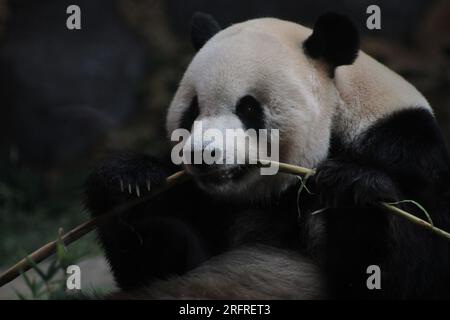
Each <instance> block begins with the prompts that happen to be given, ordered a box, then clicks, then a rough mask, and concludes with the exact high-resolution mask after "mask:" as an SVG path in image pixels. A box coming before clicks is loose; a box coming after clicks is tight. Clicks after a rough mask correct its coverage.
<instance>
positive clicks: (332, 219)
mask: <svg viewBox="0 0 450 320" xmlns="http://www.w3.org/2000/svg"><path fill="white" fill-rule="evenodd" d="M167 174H169V171H168V170H166V169H165V168H164V167H163V166H162V165H161V164H159V163H158V162H157V161H155V160H154V159H152V158H150V157H147V156H136V157H120V158H115V159H113V160H111V161H109V162H107V163H106V164H105V165H103V166H101V167H99V168H98V169H97V170H96V171H95V172H94V173H93V174H92V175H91V177H90V178H89V180H88V183H87V205H88V208H89V209H90V211H91V212H92V215H94V216H97V215H100V214H104V213H106V212H109V211H110V210H111V209H112V208H113V207H115V206H117V205H120V204H121V203H123V202H127V201H130V199H131V198H136V193H135V192H133V195H130V194H129V193H128V191H127V190H125V193H124V192H122V191H121V190H120V183H119V182H118V179H124V181H127V182H128V183H130V184H136V183H138V184H139V185H142V186H144V185H145V180H144V179H143V177H145V179H150V180H151V182H152V185H157V184H160V183H162V177H163V176H165V175H167ZM308 185H309V188H310V189H311V190H313V192H314V193H313V194H312V195H311V194H308V193H307V192H303V193H302V194H301V197H300V202H299V205H300V213H301V214H300V215H299V211H298V208H297V205H296V199H297V190H298V185H297V186H293V187H292V188H290V189H289V190H288V191H286V192H285V193H284V194H283V195H281V196H280V198H277V199H271V200H268V201H266V203H265V204H260V205H257V204H249V203H234V202H230V201H227V200H225V199H213V198H211V197H210V196H207V195H206V194H205V193H203V192H202V191H201V190H200V189H198V187H197V186H196V185H195V184H194V183H193V182H186V183H185V184H182V185H180V186H177V187H175V188H173V189H171V190H169V191H168V192H167V193H163V194H160V195H159V196H157V197H156V198H154V199H152V200H151V201H150V202H146V203H143V204H141V205H138V206H136V207H134V208H133V209H128V210H127V212H124V213H123V214H122V215H119V216H117V217H115V218H113V219H110V220H108V221H107V222H105V223H104V224H102V225H100V226H99V227H98V233H99V238H100V241H101V243H102V245H103V247H104V249H105V253H106V256H107V258H108V260H109V262H110V263H111V268H112V271H113V273H114V276H115V278H116V280H117V282H118V284H119V286H120V287H121V288H122V289H125V290H127V292H129V294H128V296H127V295H126V294H125V295H122V294H120V295H119V296H115V297H128V298H132V297H143V296H141V295H142V291H138V292H139V296H135V295H134V294H133V293H132V292H133V291H130V290H141V289H142V286H143V285H145V286H149V285H150V284H152V283H156V284H157V286H156V288H158V290H160V291H161V290H162V291H164V292H166V293H167V292H168V291H170V292H171V293H170V294H171V295H172V297H177V296H183V294H185V293H187V294H189V295H191V297H192V298H195V297H203V298H205V296H204V295H205V292H209V291H210V290H212V291H211V292H216V291H214V290H213V289H212V288H210V287H208V284H207V283H205V284H201V286H200V285H199V283H198V280H193V282H192V286H190V285H189V283H190V282H189V281H187V280H186V281H187V282H186V281H184V280H182V278H181V279H180V280H172V281H171V282H167V287H165V285H164V283H161V282H155V281H160V280H162V279H168V278H169V277H170V276H172V275H184V274H186V273H187V272H188V271H190V270H193V269H194V268H196V267H198V266H200V265H203V263H204V262H205V261H207V260H208V261H209V259H210V258H211V257H213V256H216V255H219V254H222V253H226V252H229V251H233V250H235V249H238V248H241V247H242V246H248V245H251V246H253V245H268V246H270V247H271V248H282V249H289V250H292V251H294V252H298V253H299V254H300V255H307V256H309V257H311V258H314V259H315V261H316V263H317V264H318V265H320V266H321V267H322V270H323V271H324V275H325V276H324V277H325V279H326V282H327V283H328V284H329V287H328V294H330V296H331V297H336V298H443V297H450V273H449V272H448V269H449V267H450V254H449V252H450V244H449V243H448V241H446V240H443V239H441V238H439V237H437V236H436V235H435V234H432V233H430V232H429V231H427V230H424V229H422V228H420V227H418V226H416V225H414V224H412V223H411V222H409V221H407V220H405V219H403V218H401V217H398V216H395V215H392V214H391V213H388V212H386V211H384V210H383V209H381V208H380V207H379V206H378V202H379V201H393V200H399V199H413V200H415V201H417V202H419V203H420V204H422V205H423V206H424V207H425V208H426V209H427V210H428V212H429V213H430V214H431V216H432V219H433V221H434V223H435V225H436V226H438V227H440V228H443V229H445V230H450V213H449V208H450V200H449V194H450V193H449V191H450V189H449V187H450V159H449V156H448V153H447V150H446V148H445V145H444V142H443V139H442V135H441V133H440V131H439V129H438V127H437V125H436V122H435V120H434V118H433V116H432V115H431V114H430V112H428V111H426V110H423V109H409V110H405V111H401V112H397V113H395V114H392V115H391V116H389V117H388V118H385V119H382V120H380V121H379V122H378V123H376V124H375V125H373V126H372V127H371V128H370V129H368V130H367V132H366V133H365V134H363V135H362V136H361V137H360V138H358V139H356V140H355V141H354V142H353V143H351V144H345V143H343V142H342V140H341V139H340V138H339V136H337V135H334V136H333V143H332V148H331V150H330V155H329V158H328V159H327V160H326V161H324V162H323V163H322V165H321V166H320V167H319V168H318V173H317V175H316V178H315V179H310V180H309V182H308ZM401 207H402V208H404V209H406V210H408V211H409V212H411V213H413V214H416V215H417V216H419V217H421V218H423V219H426V217H425V216H424V214H423V213H422V212H421V211H420V210H419V209H418V208H416V207H415V206H413V205H410V204H404V205H401ZM322 208H328V209H327V210H325V211H323V212H321V213H316V214H314V215H312V214H311V213H312V212H313V211H316V210H318V209H322ZM298 219H299V220H298ZM286 258H287V259H289V261H291V262H293V261H296V259H299V256H295V257H294V258H292V259H291V258H288V256H286ZM283 259H284V258H283ZM269 260H270V259H269ZM215 261H217V260H215ZM224 261H226V260H224ZM224 263H228V262H224ZM230 263H231V262H230ZM233 263H235V262H233ZM236 263H239V262H238V261H236ZM242 263H244V262H243V261H242ZM246 263H248V262H246ZM372 264H375V265H378V266H380V267H381V272H382V278H381V286H382V289H381V290H368V289H367V287H366V280H367V277H368V274H367V273H366V269H367V267H368V266H369V265H372ZM299 265H300V264H299ZM273 266H274V267H275V264H274V265H273ZM217 267H219V266H218V265H217V263H216V264H213V265H212V266H211V268H213V269H211V270H214V274H215V275H216V276H217V275H218V274H219V273H220V272H219V273H218V269H217ZM233 268H235V267H233ZM201 270H203V269H201ZM205 270H209V269H205ZM224 270H225V269H224ZM267 270H270V268H268V269H267ZM235 271H236V273H233V274H234V276H236V277H238V276H237V275H238V274H239V270H235ZM202 272H204V271H202ZM224 272H225V273H226V271H224ZM246 272H248V271H246ZM261 272H262V269H258V270H255V275H256V274H259V276H261ZM265 272H268V271H265ZM273 272H275V273H276V272H277V270H273ZM225 273H224V274H223V277H224V278H222V280H218V281H225V282H224V283H226V285H227V286H228V285H232V281H234V280H231V273H230V274H229V275H228V274H225ZM194 274H195V273H194ZM316 275H317V274H316ZM234 276H233V277H234ZM272 276H273V274H272V273H270V274H268V278H267V279H269V278H270V277H272ZM205 277H206V278H205V279H208V280H207V281H212V282H208V283H210V285H211V286H214V280H211V278H208V276H207V275H205ZM227 277H229V278H227ZM194 278H196V276H194ZM236 279H237V278H236ZM205 281H206V280H205ZM230 281H231V282H230ZM235 281H237V280H235ZM271 281H276V279H275V278H272V280H271ZM279 281H286V279H285V278H281V277H280V278H279ZM293 281H294V279H293ZM302 281H303V280H302ZM302 281H300V282H299V283H307V281H306V282H302ZM176 283H179V284H180V288H179V289H177V288H176V286H177V285H176ZM169 284H170V287H169ZM174 286H175V287H174ZM252 286H255V287H254V288H252V290H251V291H250V293H249V291H247V289H248V288H247V289H245V292H246V293H245V294H246V296H245V298H249V297H251V296H253V297H259V296H260V295H261V294H267V292H266V291H264V292H261V291H260V290H263V289H262V287H259V286H258V284H257V282H254V284H253V285H252ZM147 288H149V287H147ZM151 288H155V287H154V286H153V287H150V289H149V290H150V291H148V295H147V297H155V294H157V293H156V292H152V291H151ZM286 288H287V287H286ZM199 290H200V291H199ZM205 290H206V291H205ZM264 290H266V289H264ZM240 292H241V293H242V294H244V291H240ZM251 292H253V295H252V293H251ZM249 294H250V296H247V295H249ZM283 294H288V293H287V292H284V293H282V292H278V293H276V294H275V293H274V297H275V296H277V297H280V296H283ZM290 294H292V291H290ZM312 296H316V297H318V296H323V295H320V294H317V292H315V293H314V294H313V295H312ZM227 297H228V298H229V297H233V298H239V292H236V291H234V293H233V295H232V296H226V295H225V296H223V295H222V296H221V298H227Z"/></svg>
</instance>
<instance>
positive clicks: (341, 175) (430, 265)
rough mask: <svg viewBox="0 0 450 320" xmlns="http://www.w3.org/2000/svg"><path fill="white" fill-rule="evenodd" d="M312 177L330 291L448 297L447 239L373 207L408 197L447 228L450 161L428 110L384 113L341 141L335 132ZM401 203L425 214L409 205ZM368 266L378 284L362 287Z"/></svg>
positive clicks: (347, 295)
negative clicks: (377, 273)
mask: <svg viewBox="0 0 450 320" xmlns="http://www.w3.org/2000/svg"><path fill="white" fill-rule="evenodd" d="M316 182H317V190H318V191H317V192H318V193H319V195H320V198H321V199H323V202H322V203H323V205H324V206H328V207H330V209H329V210H327V211H325V212H324V213H322V218H323V219H324V220H325V222H321V223H325V225H326V234H325V235H324V236H325V237H326V241H325V243H326V244H325V245H324V246H323V247H321V249H322V250H324V253H323V255H324V256H325V259H324V261H325V266H326V270H327V272H328V274H329V279H330V283H331V284H332V290H333V292H334V294H336V295H337V296H338V297H343V298H368V297H381V298H442V297H447V298H448V297H450V273H449V272H448V269H449V267H450V254H449V253H450V244H449V243H448V241H446V240H443V239H441V238H439V237H437V236H436V235H434V234H432V233H430V232H429V231H427V230H424V229H422V228H420V227H418V226H416V225H414V224H412V223H411V222H409V221H407V220H405V219H404V218H401V217H398V216H395V215H392V214H391V213H387V212H385V211H384V210H383V209H381V208H379V207H378V206H377V203H378V202H379V201H394V200H404V199H412V200H415V201H417V202H419V203H420V204H421V205H422V206H424V207H425V208H426V209H427V211H428V212H429V213H430V215H431V217H432V219H433V221H434V223H435V225H436V226H438V227H440V228H443V229H444V230H450V211H449V208H450V198H449V194H450V193H449V191H450V159H449V156H448V152H447V150H446V148H445V144H444V141H443V138H442V135H441V133H440V131H439V129H438V127H437V124H436V122H435V119H434V118H433V116H432V115H431V113H430V112H429V111H427V110H424V109H409V110H405V111H401V112H397V113H395V114H392V115H391V116H389V117H388V118H386V119H383V120H381V121H379V122H378V123H377V124H375V125H374V126H373V127H371V128H370V129H369V130H368V131H367V132H366V133H365V134H364V135H363V136H361V137H360V138H359V139H357V140H356V141H355V142H354V143H352V144H349V145H345V144H343V143H340V142H339V137H336V136H335V137H334V143H333V148H332V150H331V154H330V157H329V159H328V160H327V161H325V162H324V163H323V164H322V165H321V166H320V167H319V168H318V174H317V176H316ZM401 207H403V208H404V209H406V210H407V211H409V212H411V213H414V214H415V215H417V216H418V217H420V218H422V219H426V216H425V215H424V214H423V212H421V210H419V209H418V208H417V207H415V206H414V205H411V204H404V205H401ZM310 218H311V219H313V218H312V217H310ZM370 264H376V265H379V266H380V267H381V271H382V280H381V282H382V290H373V291H372V290H368V289H367V287H366V283H365V281H366V279H367V276H368V275H367V274H366V268H367V266H368V265H370Z"/></svg>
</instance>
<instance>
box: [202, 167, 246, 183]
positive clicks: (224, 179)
mask: <svg viewBox="0 0 450 320" xmlns="http://www.w3.org/2000/svg"><path fill="white" fill-rule="evenodd" d="M250 171H251V167H250V166H248V165H237V166H233V167H231V168H226V169H216V170H210V171H207V172H203V173H196V174H195V175H194V176H195V179H197V180H198V181H199V182H200V183H201V184H203V185H210V186H214V185H224V184H227V183H230V182H237V181H238V180H241V179H242V178H244V176H246V175H247V174H248V173H249V172H250Z"/></svg>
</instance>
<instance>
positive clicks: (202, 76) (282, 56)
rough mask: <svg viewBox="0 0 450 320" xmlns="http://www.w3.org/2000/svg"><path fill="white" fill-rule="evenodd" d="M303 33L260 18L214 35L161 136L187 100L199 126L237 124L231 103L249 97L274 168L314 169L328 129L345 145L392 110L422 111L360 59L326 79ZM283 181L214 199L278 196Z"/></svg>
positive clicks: (391, 79) (395, 79) (415, 95)
mask: <svg viewBox="0 0 450 320" xmlns="http://www.w3.org/2000/svg"><path fill="white" fill-rule="evenodd" d="M311 32H312V31H311V30H310V29H308V28H305V27H303V26H301V25H298V24H295V23H291V22H286V21H282V20H278V19H272V18H264V19H256V20H250V21H247V22H243V23H239V24H236V25H233V26H231V27H229V28H227V29H225V30H223V31H221V32H219V33H218V34H216V35H215V36H214V37H213V38H212V39H210V41H208V42H207V43H206V45H205V46H204V47H203V48H202V49H201V50H200V51H199V52H198V53H197V55H196V56H195V57H194V59H193V60H192V62H191V64H190V65H189V67H188V68H187V70H186V73H185V75H184V77H183V79H182V80H181V83H180V86H179V88H178V91H177V93H176V95H175V97H174V99H173V101H172V103H171V106H170V108H169V113H168V117H167V129H168V132H169V134H170V133H171V132H172V130H174V129H176V128H178V124H179V121H180V117H181V115H182V114H183V112H184V111H185V110H186V108H187V107H188V106H189V104H190V102H191V100H192V98H193V97H194V96H195V95H197V96H198V101H199V106H200V117H199V118H201V119H215V118H218V117H222V116H224V115H227V116H228V117H235V118H236V119H238V118H237V116H235V115H234V113H233V112H234V108H235V106H236V103H237V102H238V101H239V99H240V98H242V97H243V96H245V95H247V94H251V95H253V96H254V97H255V98H256V99H258V100H259V101H260V102H261V103H262V105H263V107H264V112H265V115H266V119H267V121H268V123H267V126H268V128H278V129H279V130H280V161H282V162H287V163H293V164H298V165H301V166H305V167H315V166H317V165H318V164H319V163H320V161H322V160H324V159H325V158H326V156H327V153H328V148H329V139H330V134H331V130H332V129H334V130H337V132H338V133H340V134H341V135H342V136H343V137H344V138H345V139H347V140H351V139H353V138H354V137H356V136H357V135H359V134H361V133H362V132H363V131H364V130H365V129H366V128H367V127H368V126H370V125H371V124H372V123H373V122H374V121H376V120H378V119H380V118H383V117H385V116H386V115H388V114H390V113H392V112H394V111H395V110H400V109H402V108H409V107H423V108H428V109H430V107H429V105H428V103H427V101H426V100H425V98H424V97H423V96H422V95H421V94H420V93H419V92H418V91H417V90H416V89H415V88H414V87H413V86H412V85H410V84H409V83H408V82H407V81H406V80H404V79H403V78H401V77H400V76H399V75H397V74H395V73H394V72H392V71H391V70H389V69H388V68H386V67H385V66H383V65H382V64H380V63H378V62H377V61H375V60H374V59H372V58H370V57H369V56H367V55H366V54H364V53H362V52H360V54H359V57H358V59H357V60H356V62H355V64H354V65H351V66H345V67H339V68H337V70H336V76H335V79H331V78H330V77H329V75H328V72H327V68H326V66H325V65H324V64H323V62H320V61H316V60H313V59H310V58H308V57H307V56H306V55H305V53H304V51H303V48H302V43H303V41H304V40H306V39H307V37H308V36H309V35H310V34H311ZM430 110H431V109H430ZM231 124H233V126H232V127H234V126H235V121H232V120H229V123H225V124H222V125H223V126H227V125H231ZM260 179H266V181H265V183H260V182H261V181H260ZM268 179H271V180H268ZM291 181H293V180H292V179H288V178H287V176H283V175H279V176H276V177H261V176H259V175H253V176H252V178H251V179H247V181H245V183H242V184H240V185H239V186H237V187H236V186H233V187H232V188H228V189H222V190H221V191H222V192H225V193H227V191H231V190H234V191H235V192H237V193H242V192H245V193H246V194H258V195H264V194H266V193H273V191H274V190H277V191H283V190H284V188H285V187H286V186H287V185H288V184H289V183H290V182H291ZM255 188H256V189H255ZM261 188H262V189H265V190H261ZM255 190H257V191H255ZM249 191H251V192H249Z"/></svg>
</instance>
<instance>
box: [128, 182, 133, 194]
mask: <svg viewBox="0 0 450 320" xmlns="http://www.w3.org/2000/svg"><path fill="white" fill-rule="evenodd" d="M128 193H129V194H131V193H132V191H131V184H130V183H129V184H128Z"/></svg>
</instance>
